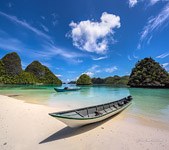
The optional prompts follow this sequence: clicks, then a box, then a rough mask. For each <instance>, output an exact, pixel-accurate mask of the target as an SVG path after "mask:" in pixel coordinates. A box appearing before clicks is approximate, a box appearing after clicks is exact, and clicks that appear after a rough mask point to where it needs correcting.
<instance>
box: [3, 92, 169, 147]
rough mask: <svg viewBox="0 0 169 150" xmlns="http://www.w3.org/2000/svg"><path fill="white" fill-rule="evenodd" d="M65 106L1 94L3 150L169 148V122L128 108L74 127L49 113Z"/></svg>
mask: <svg viewBox="0 0 169 150" xmlns="http://www.w3.org/2000/svg"><path fill="white" fill-rule="evenodd" d="M63 109H64V108H54V107H47V106H43V105H37V104H29V103H25V102H24V101H20V100H16V99H14V98H10V97H7V96H2V95H0V149H1V150H47V149H48V150H56V149H58V150H90V149H92V150H103V149H108V150H110V149H116V150H122V149H123V150H136V149H137V150H144V149H145V150H148V149H149V150H151V149H153V150H166V149H168V147H169V138H168V137H169V124H165V123H162V122H157V121H153V120H150V119H147V118H144V117H139V116H137V115H133V114H130V113H129V112H128V110H127V109H126V110H125V111H123V112H122V113H120V114H119V115H117V116H115V117H112V118H110V119H108V120H105V121H103V122H100V123H96V124H92V125H88V126H84V127H81V128H75V129H71V128H69V127H67V126H66V125H65V124H63V123H62V122H60V121H58V120H56V119H54V118H52V117H50V116H49V115H48V113H50V112H54V111H59V110H63Z"/></svg>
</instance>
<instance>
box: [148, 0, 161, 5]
mask: <svg viewBox="0 0 169 150" xmlns="http://www.w3.org/2000/svg"><path fill="white" fill-rule="evenodd" d="M159 1H160V0H150V5H154V4H156V3H157V2H159Z"/></svg>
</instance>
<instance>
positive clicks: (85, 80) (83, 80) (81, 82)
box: [76, 74, 92, 85]
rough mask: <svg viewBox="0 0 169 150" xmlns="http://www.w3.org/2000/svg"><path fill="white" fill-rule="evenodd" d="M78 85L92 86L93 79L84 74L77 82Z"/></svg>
mask: <svg viewBox="0 0 169 150" xmlns="http://www.w3.org/2000/svg"><path fill="white" fill-rule="evenodd" d="M76 84H77V85H91V84H92V81H91V78H90V77H89V76H88V75H87V74H82V75H81V76H80V77H79V79H78V80H77V82H76Z"/></svg>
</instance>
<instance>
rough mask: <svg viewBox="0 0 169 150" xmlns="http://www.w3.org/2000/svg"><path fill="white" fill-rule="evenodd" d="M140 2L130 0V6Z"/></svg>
mask: <svg viewBox="0 0 169 150" xmlns="http://www.w3.org/2000/svg"><path fill="white" fill-rule="evenodd" d="M137 3H138V1H137V0H129V7H130V8H131V7H134V6H135V5H136V4H137Z"/></svg>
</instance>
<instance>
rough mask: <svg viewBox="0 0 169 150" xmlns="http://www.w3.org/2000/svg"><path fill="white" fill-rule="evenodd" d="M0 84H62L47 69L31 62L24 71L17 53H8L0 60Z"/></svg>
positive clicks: (35, 62) (38, 63) (36, 62)
mask: <svg viewBox="0 0 169 150" xmlns="http://www.w3.org/2000/svg"><path fill="white" fill-rule="evenodd" d="M0 84H56V85H61V84H62V82H61V80H60V79H58V77H56V76H55V75H54V74H53V73H52V72H51V71H50V70H49V69H48V67H46V66H44V65H42V64H41V63H40V62H38V61H33V62H32V63H31V64H29V65H28V66H27V67H26V69H25V70H23V69H22V66H21V59H20V57H19V56H18V54H17V53H15V52H13V53H9V54H7V55H5V56H4V57H3V58H2V59H1V60H0Z"/></svg>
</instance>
